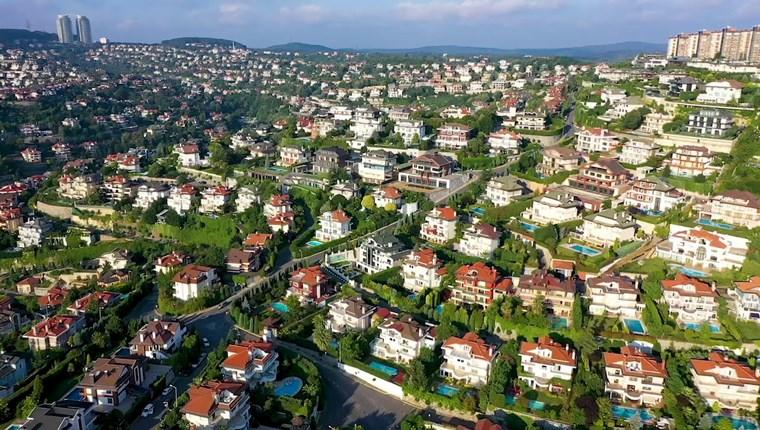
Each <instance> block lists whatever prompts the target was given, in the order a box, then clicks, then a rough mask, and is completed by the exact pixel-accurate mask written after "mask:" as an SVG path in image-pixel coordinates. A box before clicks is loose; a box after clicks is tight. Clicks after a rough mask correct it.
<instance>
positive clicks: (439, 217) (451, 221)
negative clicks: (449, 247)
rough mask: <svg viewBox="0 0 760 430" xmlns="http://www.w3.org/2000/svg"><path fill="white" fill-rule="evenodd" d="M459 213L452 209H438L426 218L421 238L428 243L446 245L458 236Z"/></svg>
mask: <svg viewBox="0 0 760 430" xmlns="http://www.w3.org/2000/svg"><path fill="white" fill-rule="evenodd" d="M457 220H458V216H457V211H455V210H454V209H452V208H450V207H436V208H433V210H431V211H430V212H429V213H428V214H427V216H426V217H425V222H424V223H422V226H421V227H420V237H421V238H422V239H423V240H427V241H428V242H432V243H437V244H444V243H446V242H448V241H450V240H452V239H454V237H455V236H456V234H457Z"/></svg>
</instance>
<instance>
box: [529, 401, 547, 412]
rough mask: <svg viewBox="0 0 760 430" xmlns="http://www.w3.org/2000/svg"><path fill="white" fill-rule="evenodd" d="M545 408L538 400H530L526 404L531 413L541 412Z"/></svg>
mask: <svg viewBox="0 0 760 430" xmlns="http://www.w3.org/2000/svg"><path fill="white" fill-rule="evenodd" d="M545 407H546V403H544V402H542V401H540V400H531V401H530V402H528V408H530V409H531V410H533V411H543V410H544V408H545Z"/></svg>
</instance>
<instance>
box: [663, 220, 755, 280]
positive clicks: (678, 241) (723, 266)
mask: <svg viewBox="0 0 760 430" xmlns="http://www.w3.org/2000/svg"><path fill="white" fill-rule="evenodd" d="M748 246H749V241H748V240H747V239H744V238H741V237H736V236H730V235H727V234H723V233H716V232H711V231H707V230H704V229H702V228H701V227H693V228H691V227H685V226H681V225H676V224H671V226H670V235H669V236H668V240H667V241H665V242H662V243H660V244H658V245H657V247H656V248H655V255H656V256H657V257H660V258H664V259H666V260H670V261H674V262H676V263H680V264H683V265H686V266H690V267H695V268H698V269H704V270H709V271H713V270H727V269H740V268H741V267H742V265H743V264H744V259H745V258H746V257H747V252H748Z"/></svg>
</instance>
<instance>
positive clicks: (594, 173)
mask: <svg viewBox="0 0 760 430" xmlns="http://www.w3.org/2000/svg"><path fill="white" fill-rule="evenodd" d="M630 178H631V173H630V172H629V171H628V170H626V168H625V167H623V166H622V165H621V164H620V162H618V161H617V160H616V159H614V158H600V159H599V160H597V161H594V162H591V163H588V164H585V165H583V166H582V167H581V168H580V172H579V173H578V174H577V175H575V176H573V177H571V178H570V186H571V187H574V188H577V189H579V190H584V191H589V192H592V193H596V194H601V195H603V196H606V197H616V196H619V195H620V194H622V193H623V192H624V191H626V186H627V185H628V182H629V179H630Z"/></svg>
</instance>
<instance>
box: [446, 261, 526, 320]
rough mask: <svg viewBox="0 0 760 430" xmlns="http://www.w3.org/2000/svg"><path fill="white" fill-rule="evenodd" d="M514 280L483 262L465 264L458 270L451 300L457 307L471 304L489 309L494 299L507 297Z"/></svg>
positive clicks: (452, 287)
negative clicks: (504, 276) (503, 275)
mask: <svg viewBox="0 0 760 430" xmlns="http://www.w3.org/2000/svg"><path fill="white" fill-rule="evenodd" d="M511 288H512V280H511V279H509V278H503V277H502V276H501V275H500V274H499V272H497V271H496V269H494V268H493V267H491V266H488V265H487V264H485V263H483V262H480V261H479V262H477V263H474V264H465V265H463V266H460V267H459V269H457V271H456V274H455V283H454V285H452V286H451V297H450V298H449V300H451V301H452V302H454V303H456V304H457V305H462V304H471V305H478V306H481V307H483V308H487V307H488V305H490V304H491V302H493V301H494V299H496V298H498V297H499V296H503V295H506V294H508V293H509V292H510V290H511Z"/></svg>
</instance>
